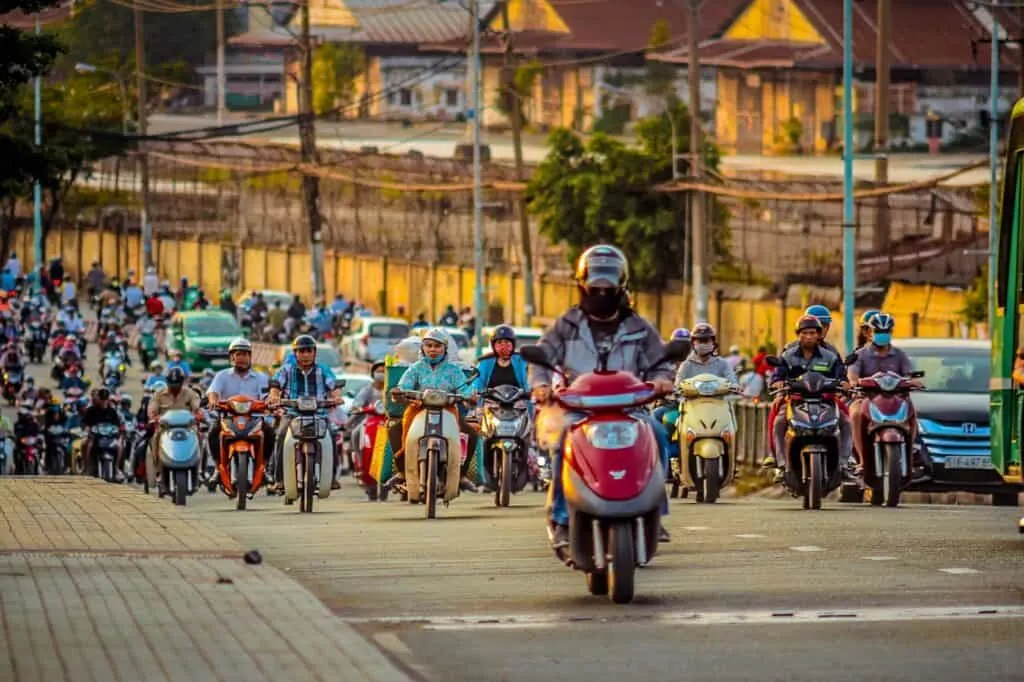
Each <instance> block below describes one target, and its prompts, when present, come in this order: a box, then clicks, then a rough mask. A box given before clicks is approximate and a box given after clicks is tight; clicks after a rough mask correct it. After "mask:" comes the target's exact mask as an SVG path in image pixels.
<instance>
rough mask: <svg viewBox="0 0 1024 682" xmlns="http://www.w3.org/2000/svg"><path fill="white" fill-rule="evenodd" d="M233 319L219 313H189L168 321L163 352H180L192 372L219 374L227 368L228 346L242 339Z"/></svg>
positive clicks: (240, 328) (197, 311) (224, 313)
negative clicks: (204, 371)
mask: <svg viewBox="0 0 1024 682" xmlns="http://www.w3.org/2000/svg"><path fill="white" fill-rule="evenodd" d="M244 335H245V334H244V332H243V330H242V326H241V325H240V324H238V320H236V319H235V317H234V315H231V314H230V313H227V312H224V311H223V310H193V311H188V312H183V313H177V314H176V315H175V316H174V317H172V318H171V326H170V329H169V330H168V334H167V350H168V352H170V351H171V350H180V351H181V356H182V359H183V360H184V361H185V362H187V363H188V364H189V366H190V367H191V368H192V371H193V372H202V371H203V370H204V369H213V370H219V369H224V368H225V367H227V366H228V365H229V364H230V361H229V360H228V346H229V345H231V342H232V341H234V340H235V339H237V338H238V337H240V336H244Z"/></svg>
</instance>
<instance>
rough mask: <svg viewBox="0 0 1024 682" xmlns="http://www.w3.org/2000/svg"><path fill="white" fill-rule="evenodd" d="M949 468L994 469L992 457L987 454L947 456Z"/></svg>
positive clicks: (947, 466)
mask: <svg viewBox="0 0 1024 682" xmlns="http://www.w3.org/2000/svg"><path fill="white" fill-rule="evenodd" d="M946 468H947V469H992V468H993V467H992V458H991V457H989V456H987V455H971V456H967V455H958V456H954V457H947V458H946Z"/></svg>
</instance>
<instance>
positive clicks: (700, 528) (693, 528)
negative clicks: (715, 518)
mask: <svg viewBox="0 0 1024 682" xmlns="http://www.w3.org/2000/svg"><path fill="white" fill-rule="evenodd" d="M683 530H711V528H709V527H708V526H683Z"/></svg>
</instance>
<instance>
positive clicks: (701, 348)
mask: <svg viewBox="0 0 1024 682" xmlns="http://www.w3.org/2000/svg"><path fill="white" fill-rule="evenodd" d="M693 349H694V350H695V351H697V355H701V356H704V355H711V353H713V352H714V350H715V344H713V343H695V344H693Z"/></svg>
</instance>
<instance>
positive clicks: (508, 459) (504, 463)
mask: <svg viewBox="0 0 1024 682" xmlns="http://www.w3.org/2000/svg"><path fill="white" fill-rule="evenodd" d="M499 461H500V462H501V464H500V467H501V470H500V471H499V480H500V481H501V485H499V486H498V488H497V490H495V491H494V504H495V505H496V506H498V507H507V506H508V505H509V502H511V499H512V453H511V452H506V453H503V454H502V456H501V460H499Z"/></svg>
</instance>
